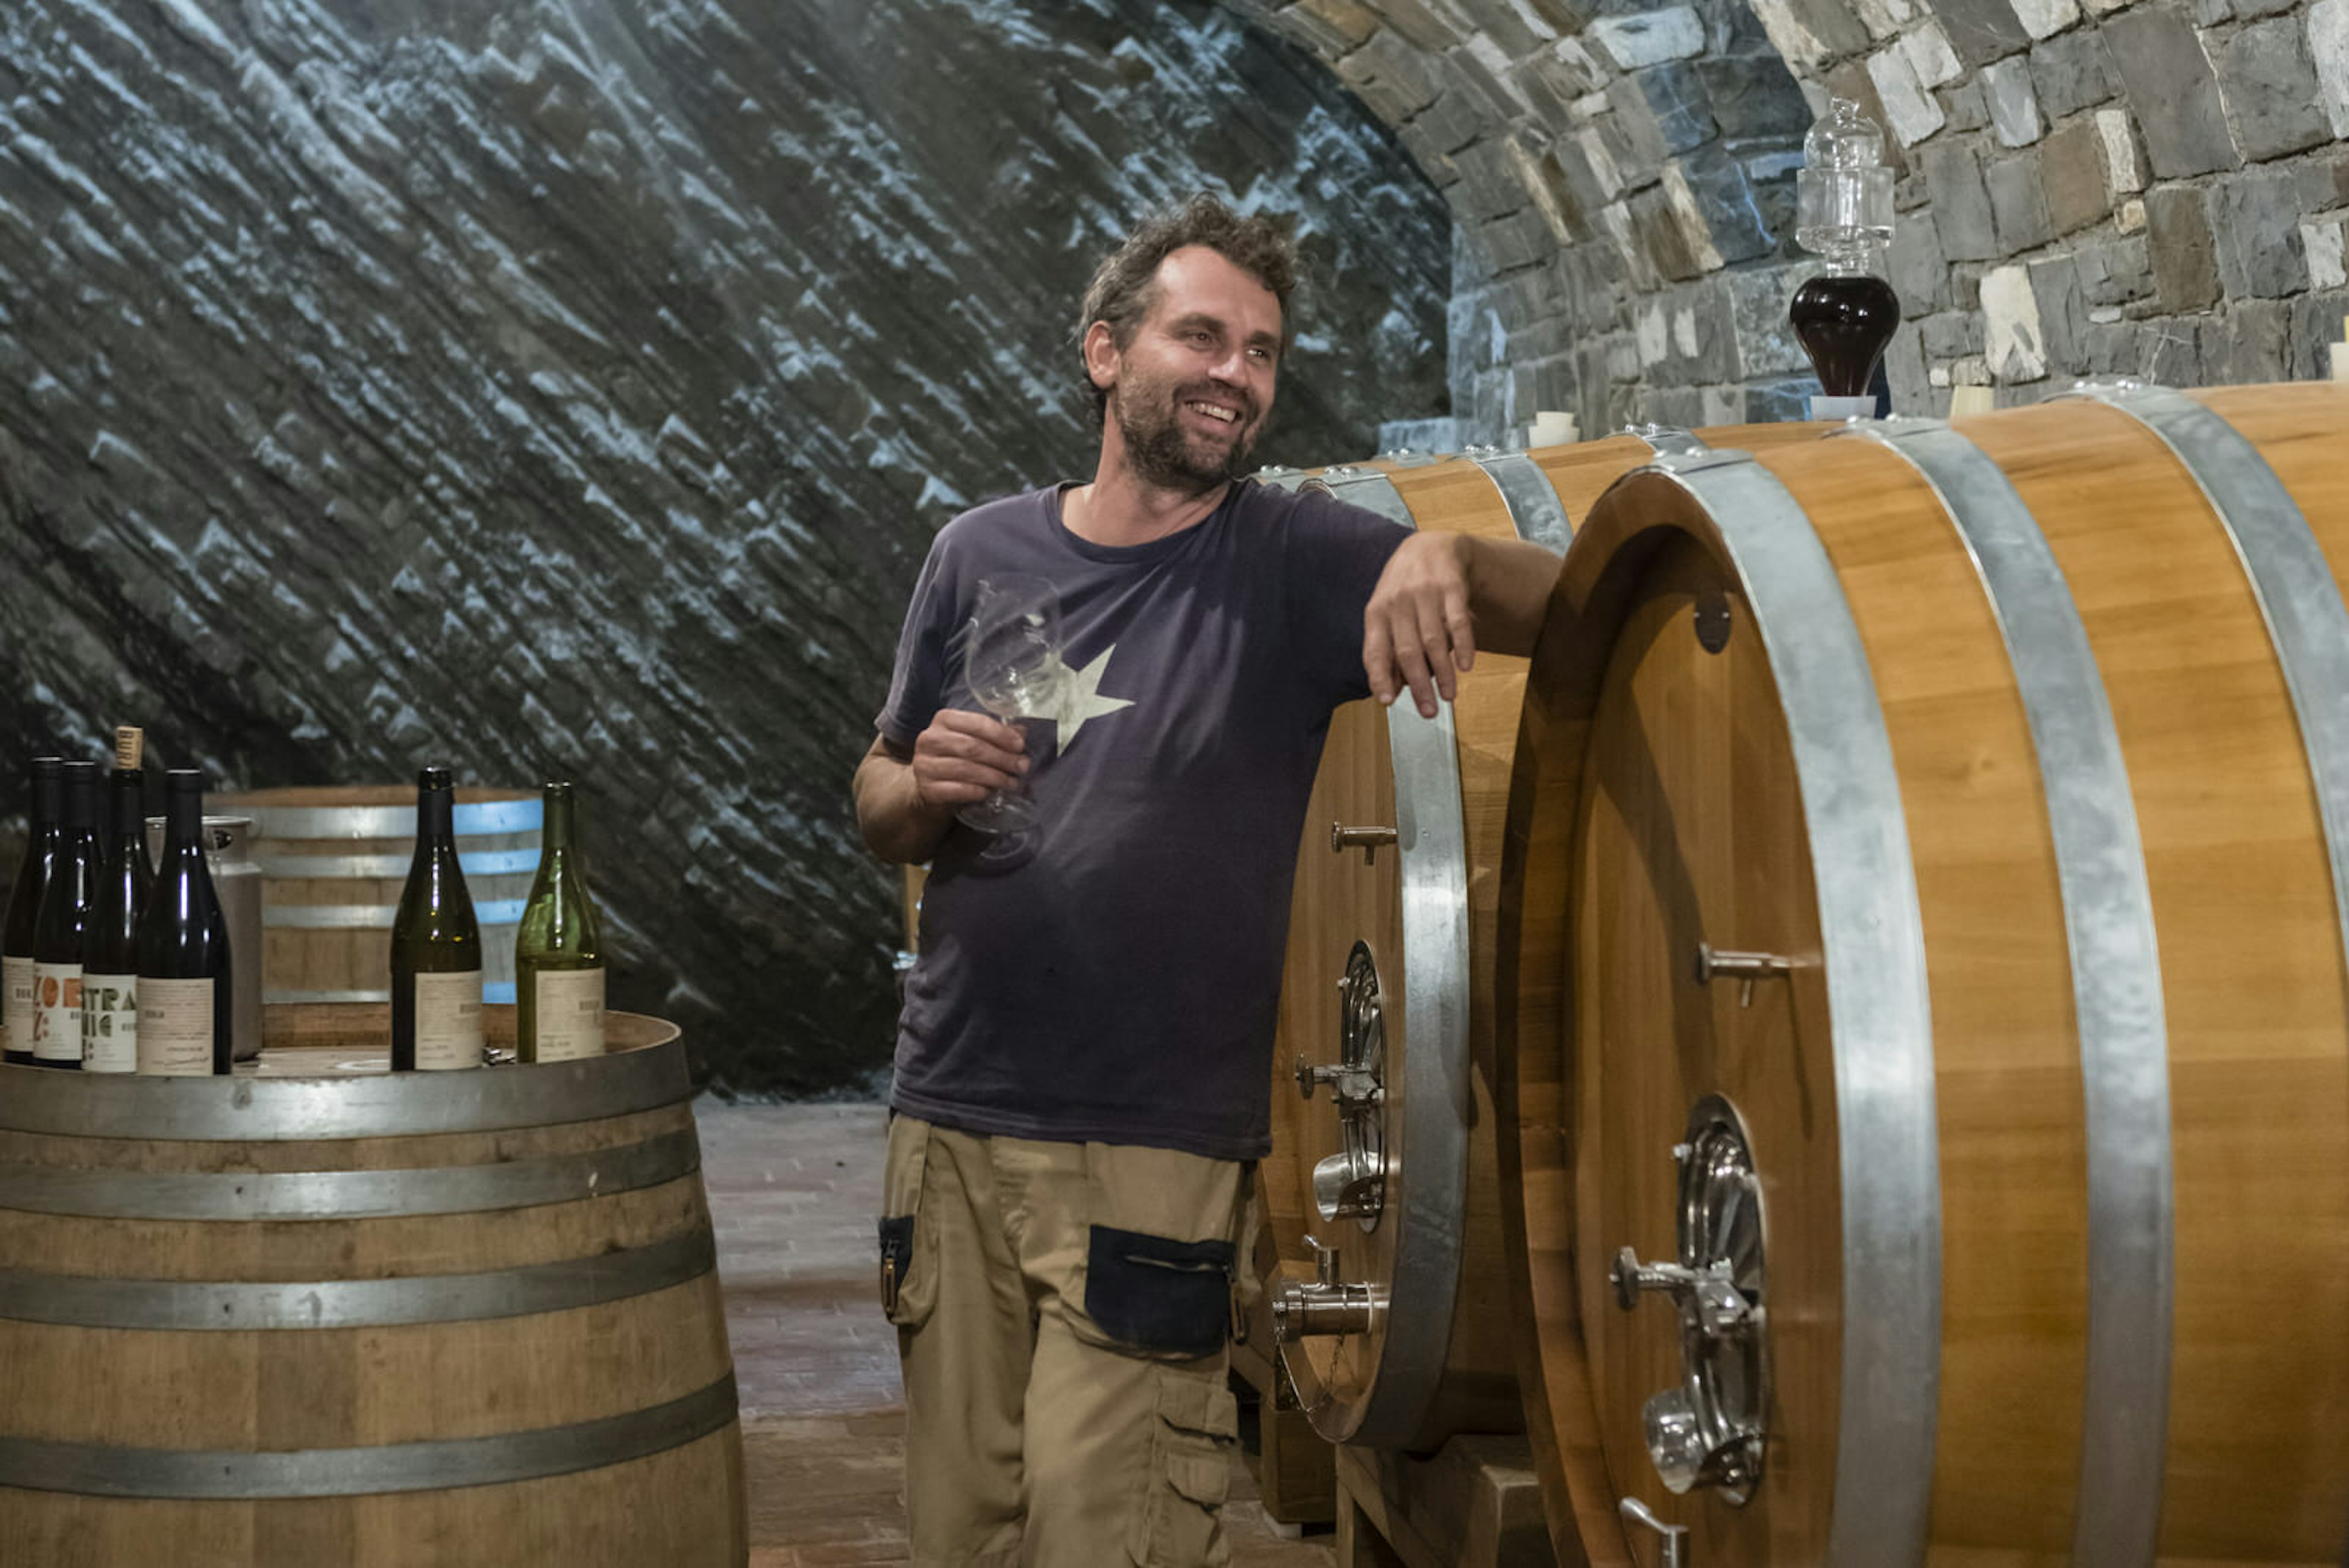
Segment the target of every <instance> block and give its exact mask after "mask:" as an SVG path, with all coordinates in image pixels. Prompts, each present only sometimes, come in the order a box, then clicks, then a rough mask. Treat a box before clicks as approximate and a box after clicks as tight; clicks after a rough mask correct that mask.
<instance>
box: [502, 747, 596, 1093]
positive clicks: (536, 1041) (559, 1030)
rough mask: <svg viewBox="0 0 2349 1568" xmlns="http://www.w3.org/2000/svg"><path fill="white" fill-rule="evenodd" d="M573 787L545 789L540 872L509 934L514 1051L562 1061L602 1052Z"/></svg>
mask: <svg viewBox="0 0 2349 1568" xmlns="http://www.w3.org/2000/svg"><path fill="white" fill-rule="evenodd" d="M576 825H577V818H576V816H575V814H574V806H573V803H572V798H571V786H570V785H569V784H548V785H547V786H546V812H545V821H544V826H543V827H542V828H541V830H540V832H541V838H540V845H541V847H540V849H539V854H538V876H537V877H536V878H534V879H533V881H532V883H531V885H530V901H529V902H528V903H527V904H524V905H523V911H522V926H521V929H519V930H518V931H517V932H516V933H515V935H514V979H515V981H517V982H518V983H517V984H516V985H515V987H514V1002H515V1013H514V1022H515V1026H516V1027H515V1044H516V1054H518V1055H519V1056H520V1057H521V1058H522V1060H523V1061H525V1062H565V1061H569V1060H571V1059H572V1058H574V1057H577V1056H600V1055H602V1054H604V950H603V947H602V945H601V944H600V943H599V942H598V940H597V939H596V933H595V903H594V902H593V901H592V900H591V899H590V898H588V897H587V875H586V871H585V868H584V867H582V866H581V865H580V864H579V846H578V842H577V839H576V837H575V836H574V835H575V833H576V830H577V828H576Z"/></svg>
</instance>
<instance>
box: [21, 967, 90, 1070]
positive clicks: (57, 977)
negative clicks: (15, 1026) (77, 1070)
mask: <svg viewBox="0 0 2349 1568" xmlns="http://www.w3.org/2000/svg"><path fill="white" fill-rule="evenodd" d="M33 1055H34V1058H35V1059H36V1060H37V1061H42V1062H78V1061H80V1060H81V965H79V964H78V963H36V964H35V965H34V966H33Z"/></svg>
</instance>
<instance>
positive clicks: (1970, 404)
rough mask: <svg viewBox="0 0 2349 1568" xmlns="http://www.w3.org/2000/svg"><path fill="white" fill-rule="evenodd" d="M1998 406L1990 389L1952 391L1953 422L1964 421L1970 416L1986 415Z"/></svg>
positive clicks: (1959, 388) (1951, 412)
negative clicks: (1963, 419) (1956, 420)
mask: <svg viewBox="0 0 2349 1568" xmlns="http://www.w3.org/2000/svg"><path fill="white" fill-rule="evenodd" d="M1997 406H1998V405H1997V403H1996V402H1995V401H1993V400H1992V393H1991V389H1989V388H1988V387H1952V388H1951V389H1950V417H1951V419H1953V420H1955V419H1962V418H1964V417H1965V416H1966V415H1968V414H1986V413H1988V412H1990V411H1991V410H1992V409H1994V408H1996V407H1997Z"/></svg>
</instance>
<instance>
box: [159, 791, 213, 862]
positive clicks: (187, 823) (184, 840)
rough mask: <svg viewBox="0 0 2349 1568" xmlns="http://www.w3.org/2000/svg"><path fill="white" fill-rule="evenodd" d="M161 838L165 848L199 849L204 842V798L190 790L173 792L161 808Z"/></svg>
mask: <svg viewBox="0 0 2349 1568" xmlns="http://www.w3.org/2000/svg"><path fill="white" fill-rule="evenodd" d="M163 837H164V842H165V845H166V846H167V847H174V846H189V845H191V846H195V847H197V848H199V849H201V848H202V847H203V842H204V797H203V796H202V795H201V794H196V793H195V792H194V791H192V790H186V791H181V790H174V791H173V792H172V794H171V799H170V801H169V802H167V803H166V804H165V805H164V808H163Z"/></svg>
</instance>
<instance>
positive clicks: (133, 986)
mask: <svg viewBox="0 0 2349 1568" xmlns="http://www.w3.org/2000/svg"><path fill="white" fill-rule="evenodd" d="M81 1065H82V1071H84V1072H86V1073H135V1072H137V1071H139V977H138V976H137V975H135V974H85V975H83V976H82V977H81ZM205 1065H206V1067H207V1068H209V1067H210V1065H211V1064H210V1063H209V1062H207V1063H206V1064H205Z"/></svg>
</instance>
